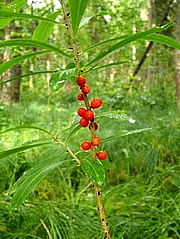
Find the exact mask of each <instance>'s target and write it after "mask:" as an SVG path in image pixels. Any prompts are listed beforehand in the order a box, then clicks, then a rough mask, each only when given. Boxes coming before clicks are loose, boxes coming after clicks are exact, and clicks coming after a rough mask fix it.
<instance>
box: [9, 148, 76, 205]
mask: <svg viewBox="0 0 180 239" xmlns="http://www.w3.org/2000/svg"><path fill="white" fill-rule="evenodd" d="M66 154H67V153H64V154H62V153H61V154H60V153H59V152H58V153H57V154H56V155H54V154H53V155H52V156H50V157H49V159H48V160H44V161H42V162H40V163H37V164H36V165H35V166H33V167H32V168H31V169H29V170H28V171H26V173H25V174H23V175H22V176H21V177H20V179H19V180H18V181H17V182H16V184H15V185H14V187H13V188H12V190H11V193H12V194H14V196H13V200H12V207H13V208H16V207H19V206H20V205H21V204H22V203H23V202H24V201H25V199H26V198H27V197H28V195H29V194H30V193H31V192H32V191H33V190H34V189H35V188H36V186H37V185H38V184H39V183H40V182H41V181H42V180H43V179H44V178H45V177H46V176H47V175H48V174H49V173H50V172H52V171H53V170H54V169H55V168H57V167H59V166H61V167H66V164H65V163H67V162H70V161H72V160H67V159H66V158H65V157H64V155H66ZM63 164H64V165H63Z"/></svg>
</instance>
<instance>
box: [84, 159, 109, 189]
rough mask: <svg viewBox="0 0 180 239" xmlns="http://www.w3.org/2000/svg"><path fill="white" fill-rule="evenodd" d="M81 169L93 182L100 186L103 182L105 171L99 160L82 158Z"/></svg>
mask: <svg viewBox="0 0 180 239" xmlns="http://www.w3.org/2000/svg"><path fill="white" fill-rule="evenodd" d="M81 163H82V169H83V171H84V172H85V174H87V175H88V176H89V177H90V178H91V179H92V181H93V182H95V183H97V184H99V185H102V184H103V183H104V180H105V171H104V167H103V165H102V163H101V162H100V160H97V159H94V158H92V157H88V158H84V159H83V160H82V162H81Z"/></svg>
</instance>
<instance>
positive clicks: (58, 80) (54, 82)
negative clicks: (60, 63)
mask: <svg viewBox="0 0 180 239" xmlns="http://www.w3.org/2000/svg"><path fill="white" fill-rule="evenodd" d="M65 82H66V79H63V78H62V72H56V73H54V74H53V75H52V76H51V79H50V81H49V86H50V89H51V90H52V92H55V91H58V90H59V89H60V88H62V87H63V85H64V84H65Z"/></svg>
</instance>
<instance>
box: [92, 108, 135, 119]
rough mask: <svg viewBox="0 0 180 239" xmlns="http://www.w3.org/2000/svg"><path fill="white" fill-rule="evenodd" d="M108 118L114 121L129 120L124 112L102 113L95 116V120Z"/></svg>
mask: <svg viewBox="0 0 180 239" xmlns="http://www.w3.org/2000/svg"><path fill="white" fill-rule="evenodd" d="M104 117H108V118H110V119H116V120H129V119H130V117H129V116H128V115H127V114H126V112H125V111H124V110H111V111H106V112H104V113H101V114H99V115H97V116H96V118H104Z"/></svg>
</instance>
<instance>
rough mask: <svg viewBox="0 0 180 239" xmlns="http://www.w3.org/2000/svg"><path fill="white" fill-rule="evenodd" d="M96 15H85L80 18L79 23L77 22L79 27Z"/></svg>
mask: <svg viewBox="0 0 180 239" xmlns="http://www.w3.org/2000/svg"><path fill="white" fill-rule="evenodd" d="M95 16H96V15H94V16H89V17H88V16H87V17H83V18H82V19H81V22H80V24H79V28H81V27H82V26H84V25H85V24H86V23H87V22H88V21H89V20H91V19H92V18H93V17H95Z"/></svg>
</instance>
